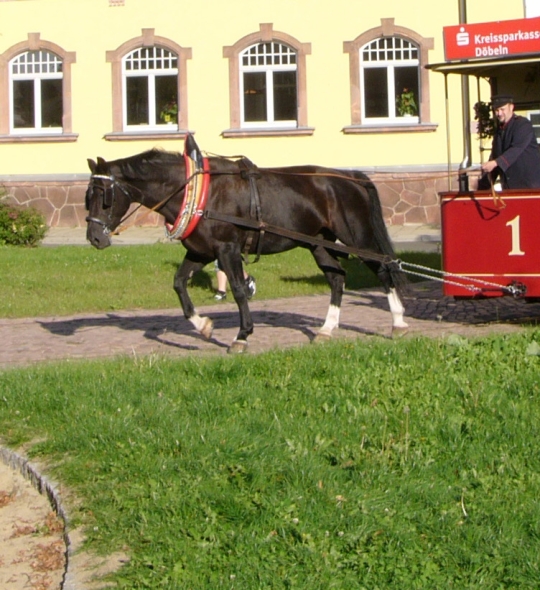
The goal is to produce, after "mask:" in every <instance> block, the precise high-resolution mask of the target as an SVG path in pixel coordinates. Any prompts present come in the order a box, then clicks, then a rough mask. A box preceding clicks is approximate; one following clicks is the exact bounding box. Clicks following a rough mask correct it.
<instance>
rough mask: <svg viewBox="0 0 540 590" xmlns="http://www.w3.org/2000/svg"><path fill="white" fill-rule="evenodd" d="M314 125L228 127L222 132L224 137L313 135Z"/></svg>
mask: <svg viewBox="0 0 540 590" xmlns="http://www.w3.org/2000/svg"><path fill="white" fill-rule="evenodd" d="M314 132H315V128H314V127H274V128H264V129H263V128H249V129H226V130H225V131H223V132H222V133H221V135H222V136H223V137H226V138H227V137H276V136H277V137H288V136H291V137H292V136H297V135H300V136H305V135H313V133H314Z"/></svg>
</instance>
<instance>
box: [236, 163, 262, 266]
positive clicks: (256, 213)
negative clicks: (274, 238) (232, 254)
mask: <svg viewBox="0 0 540 590" xmlns="http://www.w3.org/2000/svg"><path fill="white" fill-rule="evenodd" d="M238 164H239V166H240V167H241V168H242V170H241V172H240V176H241V177H242V178H243V179H244V180H246V179H247V180H249V194H250V199H249V214H250V217H251V219H255V220H256V221H257V222H258V223H259V225H260V224H262V210H261V198H260V195H259V187H258V186H257V179H259V178H260V177H261V173H260V172H259V169H258V168H257V166H255V164H253V162H252V161H251V160H249V159H248V158H241V159H240V160H239V161H238ZM255 237H257V251H256V254H255V260H254V261H253V262H258V261H259V259H260V257H261V251H262V241H263V238H264V229H259V231H257V232H249V233H248V236H247V239H246V244H245V246H244V261H245V262H246V264H249V253H250V251H251V246H252V244H253V240H254V239H255Z"/></svg>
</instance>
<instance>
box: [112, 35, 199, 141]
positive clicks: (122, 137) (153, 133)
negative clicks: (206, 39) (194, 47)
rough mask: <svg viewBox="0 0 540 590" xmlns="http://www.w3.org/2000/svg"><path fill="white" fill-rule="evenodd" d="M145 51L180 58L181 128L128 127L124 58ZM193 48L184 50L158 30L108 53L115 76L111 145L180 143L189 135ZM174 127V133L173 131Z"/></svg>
mask: <svg viewBox="0 0 540 590" xmlns="http://www.w3.org/2000/svg"><path fill="white" fill-rule="evenodd" d="M143 47H160V48H163V49H166V50H167V51H170V52H171V53H174V54H175V55H176V56H177V66H178V76H177V81H178V89H177V96H178V105H179V109H178V119H177V125H156V126H155V127H150V126H144V127H143V128H142V129H141V126H140V125H136V126H129V128H126V127H125V126H124V121H125V119H124V117H125V111H124V104H125V101H124V88H125V84H124V75H123V58H124V57H126V56H127V55H128V54H130V53H131V52H133V51H134V50H136V49H139V48H143ZM191 55H192V51H191V48H190V47H182V46H180V45H178V44H177V43H175V42H174V41H171V40H170V39H167V38H165V37H160V36H158V35H155V34H154V29H142V34H141V35H140V36H139V37H134V38H133V39H130V40H129V41H126V42H125V43H123V44H122V45H120V46H119V47H118V48H117V49H115V50H114V51H107V53H106V61H107V62H108V63H110V64H111V76H112V125H113V128H112V132H110V133H107V134H106V135H105V139H106V140H108V141H130V140H140V139H156V138H159V139H167V138H170V139H178V138H179V136H180V137H183V136H185V135H186V134H187V133H188V99H187V60H188V59H191ZM171 127H172V129H171Z"/></svg>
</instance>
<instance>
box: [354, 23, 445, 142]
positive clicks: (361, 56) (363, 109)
mask: <svg viewBox="0 0 540 590" xmlns="http://www.w3.org/2000/svg"><path fill="white" fill-rule="evenodd" d="M430 49H433V39H432V38H428V37H422V36H421V35H419V34H418V33H416V32H414V31H412V30H411V29H407V28H405V27H400V26H397V25H396V24H395V23H394V19H393V18H383V19H381V26H379V27H375V28H373V29H370V30H368V31H366V32H364V33H362V34H360V35H358V37H356V39H355V40H354V41H346V42H345V43H344V44H343V50H344V52H345V53H348V54H349V61H350V67H349V71H350V92H351V125H349V126H346V127H344V129H343V131H344V132H345V133H376V132H378V131H381V130H382V131H384V132H391V131H403V130H406V131H433V130H435V129H436V128H437V125H436V124H433V123H430V122H429V120H430V96H429V72H428V71H427V70H426V68H425V67H424V66H425V65H426V64H427V63H428V52H429V50H430Z"/></svg>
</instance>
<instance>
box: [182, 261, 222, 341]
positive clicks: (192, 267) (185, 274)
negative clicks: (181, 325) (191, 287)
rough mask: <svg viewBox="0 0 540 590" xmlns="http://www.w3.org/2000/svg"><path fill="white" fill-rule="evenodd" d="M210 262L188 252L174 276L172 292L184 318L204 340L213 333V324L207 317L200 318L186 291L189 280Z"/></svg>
mask: <svg viewBox="0 0 540 590" xmlns="http://www.w3.org/2000/svg"><path fill="white" fill-rule="evenodd" d="M208 262H211V261H210V260H206V259H204V260H203V259H200V258H198V257H196V256H195V255H193V254H191V253H190V252H188V253H187V254H186V257H185V258H184V260H183V261H182V264H181V265H180V266H179V267H178V270H177V271H176V274H175V276H174V290H175V291H176V294H177V295H178V299H180V305H181V306H182V310H183V312H184V317H185V318H186V319H188V320H189V321H190V322H191V323H192V324H193V326H194V327H195V329H196V330H197V331H198V332H200V333H201V334H202V335H203V336H204V337H205V338H211V337H212V332H213V331H214V323H213V322H212V320H211V319H210V318H209V317H204V316H200V315H199V314H198V313H197V310H196V309H195V307H194V306H193V302H192V301H191V297H190V296H189V293H188V290H187V283H188V281H189V279H190V278H191V277H192V276H193V275H194V274H195V273H196V272H198V271H199V270H201V269H202V268H203V266H205V265H206V264H208Z"/></svg>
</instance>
